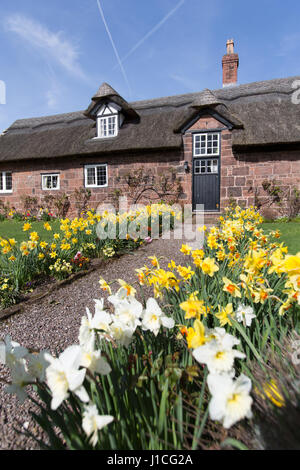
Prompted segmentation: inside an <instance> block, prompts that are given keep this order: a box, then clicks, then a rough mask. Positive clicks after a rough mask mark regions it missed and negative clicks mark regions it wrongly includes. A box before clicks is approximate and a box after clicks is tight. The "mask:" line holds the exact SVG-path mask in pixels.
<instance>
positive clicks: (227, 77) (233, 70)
mask: <svg viewBox="0 0 300 470" xmlns="http://www.w3.org/2000/svg"><path fill="white" fill-rule="evenodd" d="M226 47H227V54H225V55H224V56H223V59H222V66H223V87H227V86H234V85H236V84H237V69H238V66H239V56H238V54H235V53H234V41H233V39H228V41H227V44H226Z"/></svg>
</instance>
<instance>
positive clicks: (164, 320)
mask: <svg viewBox="0 0 300 470" xmlns="http://www.w3.org/2000/svg"><path fill="white" fill-rule="evenodd" d="M174 325H175V322H174V320H173V318H169V317H167V316H166V315H165V314H164V313H163V311H162V310H161V308H160V306H159V305H158V303H157V302H156V300H155V299H153V298H150V299H148V300H147V303H146V309H145V311H144V315H143V320H142V328H143V330H145V331H146V330H150V331H152V333H153V334H154V335H155V336H157V335H158V332H159V330H160V327H161V326H164V327H165V328H173V327H174Z"/></svg>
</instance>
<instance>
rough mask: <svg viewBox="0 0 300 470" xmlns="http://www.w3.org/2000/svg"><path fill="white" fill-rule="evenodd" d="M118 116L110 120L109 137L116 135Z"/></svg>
mask: <svg viewBox="0 0 300 470" xmlns="http://www.w3.org/2000/svg"><path fill="white" fill-rule="evenodd" d="M115 126H116V116H112V117H109V118H108V135H115Z"/></svg>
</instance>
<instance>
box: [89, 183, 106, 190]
mask: <svg viewBox="0 0 300 470" xmlns="http://www.w3.org/2000/svg"><path fill="white" fill-rule="evenodd" d="M107 187H108V184H104V185H103V186H96V185H94V186H87V185H85V188H87V189H97V188H107Z"/></svg>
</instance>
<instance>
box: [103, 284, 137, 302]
mask: <svg viewBox="0 0 300 470" xmlns="http://www.w3.org/2000/svg"><path fill="white" fill-rule="evenodd" d="M132 299H134V296H133V295H128V292H127V290H126V289H125V287H120V289H119V290H118V292H117V293H116V294H114V295H110V296H109V297H107V300H108V301H109V302H110V303H111V304H113V305H114V306H116V305H118V303H119V302H122V300H128V302H130V301H132Z"/></svg>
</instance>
